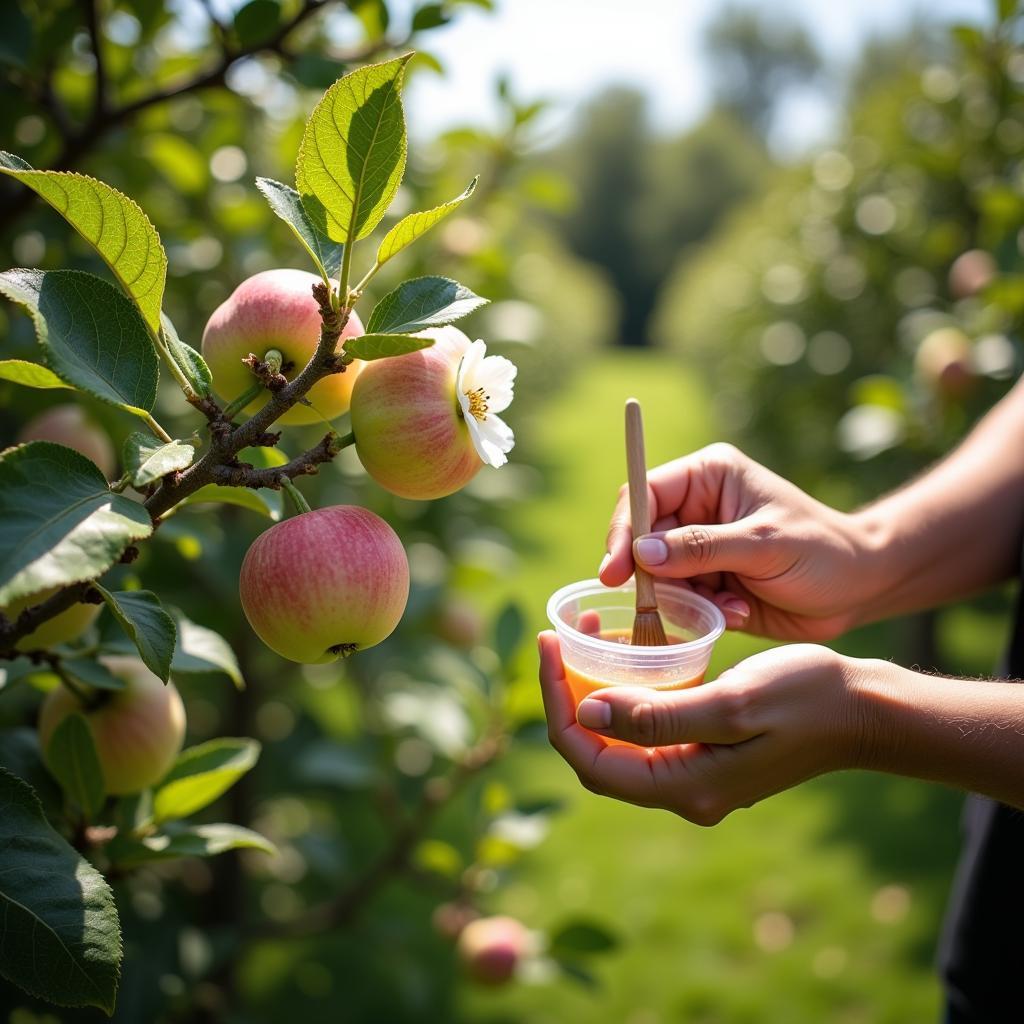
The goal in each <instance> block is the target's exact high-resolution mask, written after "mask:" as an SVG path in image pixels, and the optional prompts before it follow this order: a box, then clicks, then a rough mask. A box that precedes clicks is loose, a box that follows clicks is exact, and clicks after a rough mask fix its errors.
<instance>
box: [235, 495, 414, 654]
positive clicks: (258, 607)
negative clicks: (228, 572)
mask: <svg viewBox="0 0 1024 1024" xmlns="http://www.w3.org/2000/svg"><path fill="white" fill-rule="evenodd" d="M239 596H240V597H241V601H242V610H243V611H244V612H245V617H246V618H247V619H248V620H249V625H250V626H252V628H253V630H254V631H255V633H256V635H257V636H258V637H259V638H260V639H261V640H262V641H263V642H264V643H265V644H266V645H267V646H268V647H269V648H270V649H271V650H273V651H276V652H277V653H278V654H280V655H281V657H282V658H288V659H289V660H290V661H297V662H301V663H303V664H308V665H322V664H325V663H327V662H331V661H334V660H335V659H337V658H339V657H342V656H345V655H348V654H352V653H354V652H355V651H361V650H364V649H365V648H367V647H373V646H374V645H375V644H379V643H380V642H381V641H382V640H383V639H385V637H388V636H390V634H391V633H392V631H393V630H394V628H395V626H397V625H398V622H399V620H400V619H401V618H402V614H403V612H404V611H405V604H406V601H407V600H408V598H409V561H408V559H407V558H406V555H405V549H404V548H403V547H402V542H401V541H400V540H399V539H398V535H397V534H396V533H395V531H394V530H392V529H391V527H390V526H388V524H387V523H386V522H384V520H383V519H381V518H380V516H377V515H374V514H373V513H372V512H369V511H368V510H367V509H364V508H359V507H357V506H354V505H334V506H331V507H328V508H320V509H314V510H313V511H312V512H304V513H302V514H301V515H297V516H293V517H292V518H291V519H286V520H285V521H284V522H282V523H278V524H277V525H275V526H272V527H271V528H270V529H269V530H267V531H266V532H264V533H261V534H260V536H259V537H257V538H256V540H255V541H253V544H252V546H251V547H250V548H249V550H248V551H247V552H246V555H245V559H244V560H243V561H242V572H241V578H240V580H239Z"/></svg>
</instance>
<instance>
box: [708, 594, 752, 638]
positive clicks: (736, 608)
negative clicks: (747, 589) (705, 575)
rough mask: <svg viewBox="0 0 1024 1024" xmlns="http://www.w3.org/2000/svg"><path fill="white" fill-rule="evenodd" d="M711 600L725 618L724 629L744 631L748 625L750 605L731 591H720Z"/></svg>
mask: <svg viewBox="0 0 1024 1024" xmlns="http://www.w3.org/2000/svg"><path fill="white" fill-rule="evenodd" d="M711 600H712V601H713V602H714V603H715V604H716V605H717V606H718V610H719V611H720V612H721V613H722V614H723V615H724V616H725V628H726V629H746V628H747V627H748V626H749V625H750V604H749V603H748V602H747V601H744V600H743V598H742V597H740V596H739V595H738V594H734V593H733V592H732V591H731V590H720V591H718V592H717V593H715V594H712V595H711Z"/></svg>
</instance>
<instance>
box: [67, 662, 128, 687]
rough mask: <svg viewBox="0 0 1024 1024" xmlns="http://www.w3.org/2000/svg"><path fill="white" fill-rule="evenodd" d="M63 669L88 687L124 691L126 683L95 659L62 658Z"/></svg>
mask: <svg viewBox="0 0 1024 1024" xmlns="http://www.w3.org/2000/svg"><path fill="white" fill-rule="evenodd" d="M60 665H61V668H62V669H63V670H64V671H65V672H67V673H69V674H70V675H72V676H74V677H75V679H78V680H80V681H81V682H83V683H85V684H86V685H88V686H93V687H95V688H96V689H97V690H123V689H124V688H125V685H126V684H125V681H124V680H123V679H121V678H120V677H119V676H115V675H114V673H113V672H111V671H110V669H109V668H107V666H106V665H104V664H103V663H102V662H101V661H96V660H95V659H94V658H62V659H61V662H60Z"/></svg>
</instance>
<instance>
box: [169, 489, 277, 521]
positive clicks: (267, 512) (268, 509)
mask: <svg viewBox="0 0 1024 1024" xmlns="http://www.w3.org/2000/svg"><path fill="white" fill-rule="evenodd" d="M209 502H221V503H224V504H227V505H238V506H240V507H241V508H247V509H249V510H250V511H252V512H259V514H260V515H261V516H267V518H269V519H273V520H274V522H277V520H278V519H280V518H281V513H282V511H283V502H282V499H281V495H280V494H279V493H278V492H277V491H272V490H270V488H268V487H260V488H258V489H257V490H253V489H252V488H251V487H227V486H225V485H224V484H206V485H205V486H203V487H200V488H199V490H198V491H193V492H192V493H191V494H190V495H189V496H188V497H187V498H185V499H184V501H182V502H181V503H180V504H179V505H178V506H177V507H178V508H182V507H183V506H185V505H202V504H204V503H207V504H208V503H209Z"/></svg>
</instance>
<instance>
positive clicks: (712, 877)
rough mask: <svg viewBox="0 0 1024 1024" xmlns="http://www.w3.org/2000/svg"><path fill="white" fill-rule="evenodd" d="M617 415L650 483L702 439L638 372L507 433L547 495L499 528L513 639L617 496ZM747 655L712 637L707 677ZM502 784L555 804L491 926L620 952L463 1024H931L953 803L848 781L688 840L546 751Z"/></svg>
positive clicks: (516, 991) (587, 569) (528, 756)
mask: <svg viewBox="0 0 1024 1024" xmlns="http://www.w3.org/2000/svg"><path fill="white" fill-rule="evenodd" d="M629 395H635V396H636V397H638V398H639V399H640V400H641V402H642V403H643V405H644V409H645V418H646V425H647V435H648V436H647V446H648V461H649V463H650V464H651V465H655V464H657V463H660V462H664V461H666V460H668V459H670V458H673V457H676V456H678V455H680V454H682V453H684V452H686V451H689V450H691V449H693V448H695V447H699V446H700V445H703V444H705V443H707V442H709V441H711V440H714V439H715V436H716V425H715V423H714V422H713V421H712V419H711V415H710V411H709V410H710V404H709V402H708V401H707V394H706V392H705V391H704V390H702V388H701V386H700V385H699V383H698V382H697V381H696V379H695V378H693V377H691V376H688V375H687V374H686V373H685V372H684V370H683V369H682V368H681V366H680V365H679V364H678V363H677V362H673V361H671V360H670V359H669V358H667V357H665V356H659V355H655V354H652V353H647V352H644V353H629V352H615V353H609V354H607V355H604V356H602V357H600V358H595V359H594V360H593V361H591V363H590V364H589V365H588V366H587V367H586V368H584V369H583V370H581V372H580V373H579V374H578V375H577V376H576V377H574V378H573V379H572V380H571V382H569V383H568V385H567V386H566V387H565V389H564V390H563V391H562V392H560V393H559V394H558V395H557V396H556V397H555V398H554V399H553V400H552V401H551V402H550V403H549V404H548V406H547V407H546V408H544V409H542V410H538V411H537V412H536V413H535V419H534V420H533V421H532V422H531V423H530V424H528V425H526V428H525V430H523V429H522V428H521V431H522V432H523V433H527V432H528V433H529V434H530V435H531V438H530V440H531V447H532V449H533V450H535V451H541V452H542V453H543V454H544V457H545V458H546V459H547V460H548V461H549V463H550V468H551V470H552V471H551V472H550V473H549V474H547V476H548V478H549V481H550V483H549V485H548V486H549V490H547V491H546V492H545V493H543V494H541V495H540V496H538V497H536V499H534V500H531V501H529V502H524V503H523V504H522V505H521V506H519V507H517V508H516V509H515V510H514V513H510V516H509V519H510V520H511V521H512V522H511V523H510V529H511V530H512V531H513V533H514V535H515V538H516V546H517V550H518V551H519V553H520V558H519V565H518V568H517V569H516V570H515V572H514V573H513V574H512V575H511V576H510V578H509V579H508V580H507V585H506V588H505V593H504V595H502V596H503V597H508V596H511V597H515V598H516V599H518V600H519V601H520V602H521V603H522V606H523V607H524V609H526V610H527V611H528V615H529V618H530V625H531V627H535V628H542V627H543V626H544V625H545V622H544V605H545V602H546V599H547V597H548V595H549V594H550V593H551V592H552V591H553V590H555V589H556V588H557V587H559V586H561V585H562V584H564V583H566V582H569V581H571V580H575V579H580V578H583V577H588V576H592V575H594V573H595V572H596V569H597V564H598V561H599V559H600V557H601V555H602V554H603V551H604V535H605V530H606V527H607V521H608V517H609V514H610V512H611V507H612V503H613V501H614V497H615V493H616V489H617V487H618V485H619V483H620V482H621V481H622V479H623V477H624V465H623V447H622V435H621V429H622V428H621V422H622V403H623V400H624V399H625V398H626V397H627V396H629ZM862 642H863V641H862ZM759 646H761V644H760V643H759V642H758V641H754V640H752V639H751V638H748V637H741V636H727V637H726V638H724V639H723V641H722V642H721V643H720V645H719V647H718V649H717V651H716V656H715V661H714V664H713V665H712V671H713V672H714V671H715V670H720V669H721V668H722V667H724V666H725V665H727V664H731V663H733V662H735V661H736V660H738V659H740V658H742V657H744V656H746V655H747V654H749V653H751V652H752V651H754V650H756V649H758V648H759ZM876 653H879V654H884V653H885V652H884V651H877V652H876ZM523 661H524V679H523V680H522V681H521V682H520V683H519V684H517V687H516V690H515V695H514V699H515V701H516V702H517V704H518V705H519V706H520V707H522V708H524V709H526V708H534V709H535V708H538V707H539V699H538V695H537V688H536V684H535V682H534V680H533V676H534V674H535V671H536V663H535V658H533V657H531V658H530V659H527V658H525V657H524V659H523ZM505 771H506V772H507V774H508V776H509V777H510V778H511V779H514V780H515V782H516V786H517V789H518V790H523V789H526V790H528V791H529V792H530V793H531V794H532V795H536V796H555V797H558V798H561V799H564V800H565V802H566V810H565V812H564V813H562V814H561V815H558V816H556V817H555V818H554V819H553V825H552V829H551V833H550V836H549V837H548V839H547V841H546V842H545V843H543V844H542V845H541V846H540V847H539V848H537V849H536V850H534V851H533V852H532V853H530V854H529V855H528V856H527V857H526V858H525V860H524V862H523V864H522V866H521V867H519V868H518V869H516V872H515V874H514V875H513V878H512V881H511V884H510V885H508V886H507V887H505V888H503V889H502V891H501V894H500V897H498V899H497V904H496V906H495V909H501V910H505V911H507V912H510V913H513V914H516V915H518V916H520V917H522V918H523V919H524V920H525V921H526V922H527V923H529V924H531V925H533V926H536V927H544V926H547V925H552V924H556V923H557V922H559V921H562V920H564V919H566V918H567V917H572V916H583V917H587V918H592V919H595V920H598V921H601V922H603V923H606V924H607V925H609V926H610V927H612V928H613V929H615V930H616V931H617V932H618V933H619V934H620V936H621V939H622V943H623V945H622V948H621V949H620V950H619V951H618V952H616V953H614V954H612V955H610V956H608V957H606V958H604V959H602V960H601V961H599V962H597V963H596V973H597V974H598V976H599V978H600V987H599V988H598V989H596V990H588V989H587V988H585V987H583V986H581V985H577V984H574V983H571V982H568V981H566V980H558V981H555V982H541V983H538V984H533V985H527V984H523V985H518V986H515V987H511V988H508V989H504V990H501V991H489V990H477V989H472V988H470V987H468V986H467V987H466V988H465V989H464V991H463V994H462V996H461V1002H462V1010H463V1016H464V1019H466V1020H472V1021H474V1022H482V1024H497V1022H513V1021H514V1022H524V1024H527V1022H528V1024H545V1022H551V1024H564V1022H568V1021H572V1022H578V1024H585V1022H588V1021H602V1022H621V1024H668V1022H670V1021H671V1022H686V1024H712V1022H721V1024H742V1022H771V1024H774V1022H780V1021H785V1022H786V1024H805V1022H806V1024H822V1022H829V1024H831V1022H836V1024H854V1022H871V1024H880V1022H889V1021H891V1022H894V1024H896V1022H899V1024H906V1022H909V1021H913V1022H920V1021H930V1020H936V1019H937V1016H938V1007H939V1000H940V997H939V990H938V985H937V982H936V981H935V979H934V976H933V971H932V957H933V949H934V944H935V937H936V932H937V928H938V924H939V920H940V915H941V908H942V903H943V900H944V897H945V892H946V888H947V886H948V883H949V877H950V872H951V869H952V864H953V861H954V857H955V852H956V844H957V834H956V829H957V825H956V819H957V813H958V807H959V798H958V797H957V796H955V795H954V794H950V793H947V792H944V791H942V790H939V789H937V788H935V787H929V786H925V785H920V784H917V783H914V782H910V781H906V780H899V779H886V778H882V777H879V776H872V775H869V774H866V773H857V774H848V775H841V776H832V777H828V778H823V779H819V780H816V781H814V782H812V783H809V784H806V785H804V786H801V787H800V788H798V789H797V790H794V791H792V792H789V793H786V794H784V795H782V796H778V797H775V798H772V799H770V800H768V801H766V802H764V803H762V804H760V805H758V806H757V807H754V808H752V809H750V810H746V811H740V812H737V813H735V814H734V815H732V816H730V817H729V818H728V819H726V821H725V822H723V823H722V824H721V825H719V826H718V827H716V828H714V829H710V830H705V829H700V828H698V827H696V826H693V825H690V824H689V823H687V822H684V821H682V820H681V819H677V818H674V817H672V816H670V815H669V814H667V813H663V812H656V811H648V810H642V809H638V808H633V807H629V806H625V805H622V804H619V803H615V802H613V801H610V800H603V799H600V798H598V797H596V796H592V795H591V794H589V793H587V792H585V791H584V790H582V789H581V788H580V787H579V786H578V784H577V782H576V780H575V777H574V776H573V775H572V773H571V771H570V770H569V769H568V768H567V767H566V766H565V765H564V764H563V763H562V762H561V761H560V759H559V758H558V757H557V755H555V754H554V753H553V752H551V751H549V750H546V749H539V748H528V747H525V746H524V747H523V748H521V749H517V750H516V751H515V752H514V753H513V754H512V755H511V757H510V758H509V759H508V763H507V766H506V768H505Z"/></svg>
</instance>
